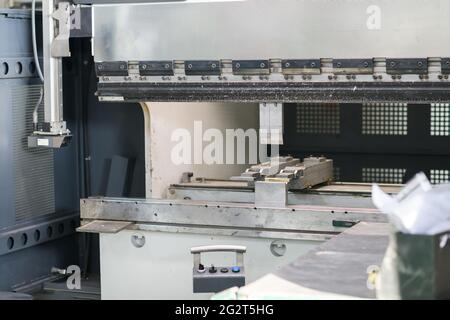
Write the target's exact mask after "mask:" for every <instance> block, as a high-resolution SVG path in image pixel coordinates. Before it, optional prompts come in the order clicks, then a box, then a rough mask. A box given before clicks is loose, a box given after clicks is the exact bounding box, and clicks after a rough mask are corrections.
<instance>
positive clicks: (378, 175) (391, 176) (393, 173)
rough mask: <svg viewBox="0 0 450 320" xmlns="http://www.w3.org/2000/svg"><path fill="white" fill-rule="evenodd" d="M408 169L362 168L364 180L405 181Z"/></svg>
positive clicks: (381, 181)
mask: <svg viewBox="0 0 450 320" xmlns="http://www.w3.org/2000/svg"><path fill="white" fill-rule="evenodd" d="M405 173H406V169H399V168H362V179H363V182H368V183H374V182H376V183H403V182H404V176H405Z"/></svg>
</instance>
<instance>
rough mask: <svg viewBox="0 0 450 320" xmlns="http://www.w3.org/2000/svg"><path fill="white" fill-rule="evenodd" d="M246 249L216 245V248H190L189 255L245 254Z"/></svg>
mask: <svg viewBox="0 0 450 320" xmlns="http://www.w3.org/2000/svg"><path fill="white" fill-rule="evenodd" d="M246 251H247V247H244V246H233V245H216V246H202V247H194V248H191V253H192V254H196V253H205V252H236V253H245V252H246Z"/></svg>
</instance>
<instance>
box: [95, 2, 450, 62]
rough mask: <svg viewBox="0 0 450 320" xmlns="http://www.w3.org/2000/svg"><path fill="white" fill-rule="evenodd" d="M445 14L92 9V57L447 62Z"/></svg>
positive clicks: (272, 5)
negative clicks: (430, 59) (374, 25)
mask: <svg viewBox="0 0 450 320" xmlns="http://www.w3.org/2000/svg"><path fill="white" fill-rule="evenodd" d="M378 13H379V16H377V15H378ZM449 13H450V2H448V1H446V0H433V1H431V0H429V1H424V0H397V1H390V0H361V1H348V0H335V1H328V0H283V1H278V0H242V1H240V0H237V1H236V0H228V1H224V0H222V1H198V0H191V1H184V2H178V3H175V2H174V3H146V4H120V5H95V6H94V10H93V20H94V56H95V60H96V61H119V60H127V61H131V60H177V59H179V60H207V59H277V58H278V59H283V58H285V59H293V58H295V59H310V58H327V57H330V58H372V57H391V58H408V57H410V58H418V57H431V56H436V57H445V56H449V55H450V43H449V42H448V35H447V30H449V29H450V21H449V19H447V16H448V14H449ZM373 17H375V18H377V17H379V18H380V19H379V22H380V24H379V27H380V28H379V29H373V28H372V27H371V22H373V21H372V18H373ZM369 27H371V28H369Z"/></svg>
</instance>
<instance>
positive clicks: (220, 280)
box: [191, 245, 247, 293]
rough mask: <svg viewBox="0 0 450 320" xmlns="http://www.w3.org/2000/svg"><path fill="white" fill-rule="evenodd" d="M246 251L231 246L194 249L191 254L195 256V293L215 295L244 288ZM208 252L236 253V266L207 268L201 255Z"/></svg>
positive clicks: (239, 247) (244, 248)
mask: <svg viewBox="0 0 450 320" xmlns="http://www.w3.org/2000/svg"><path fill="white" fill-rule="evenodd" d="M246 251H247V248H246V247H243V246H230V245H218V246H204V247H195V248H192V249H191V253H192V254H193V256H194V268H193V272H192V274H193V283H194V286H193V288H194V293H208V292H213V293H215V292H220V291H223V290H226V289H229V288H232V287H242V286H244V285H245V269H244V253H245V252H246ZM208 252H235V253H236V261H235V264H234V265H231V266H227V267H218V266H215V265H210V266H205V265H203V264H202V262H201V254H202V253H208Z"/></svg>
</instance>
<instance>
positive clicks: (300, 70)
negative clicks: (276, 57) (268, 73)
mask: <svg viewBox="0 0 450 320" xmlns="http://www.w3.org/2000/svg"><path fill="white" fill-rule="evenodd" d="M281 67H282V72H283V74H285V75H294V74H320V73H321V70H320V68H321V63H320V59H309V60H283V61H281Z"/></svg>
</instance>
